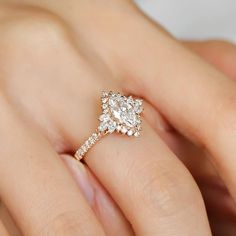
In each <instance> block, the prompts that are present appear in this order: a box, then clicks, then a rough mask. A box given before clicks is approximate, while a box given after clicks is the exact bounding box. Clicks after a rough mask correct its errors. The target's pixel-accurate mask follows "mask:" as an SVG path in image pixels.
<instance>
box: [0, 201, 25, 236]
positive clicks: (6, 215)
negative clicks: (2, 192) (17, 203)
mask: <svg viewBox="0 0 236 236" xmlns="http://www.w3.org/2000/svg"><path fill="white" fill-rule="evenodd" d="M0 219H1V221H2V222H3V224H4V226H5V228H6V230H7V232H8V233H9V235H14V236H22V233H21V232H20V230H19V228H18V227H17V226H16V224H15V221H14V219H13V218H12V216H11V214H10V212H9V211H8V209H7V208H6V206H5V204H3V203H2V204H1V206H0Z"/></svg>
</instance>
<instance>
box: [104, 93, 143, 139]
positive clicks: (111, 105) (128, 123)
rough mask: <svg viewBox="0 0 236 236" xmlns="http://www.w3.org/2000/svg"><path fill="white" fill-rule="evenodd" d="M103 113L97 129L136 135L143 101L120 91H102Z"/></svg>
mask: <svg viewBox="0 0 236 236" xmlns="http://www.w3.org/2000/svg"><path fill="white" fill-rule="evenodd" d="M102 109H103V114H102V115H101V116H100V118H99V120H100V125H99V131H101V132H106V131H107V132H109V133H113V132H114V131H116V132H121V133H123V134H127V135H128V136H136V137H137V136H138V135H137V132H138V131H139V130H140V124H141V118H140V114H141V113H142V111H143V101H142V100H141V99H136V98H134V97H132V96H129V97H126V96H123V95H121V94H120V93H114V92H103V94H102Z"/></svg>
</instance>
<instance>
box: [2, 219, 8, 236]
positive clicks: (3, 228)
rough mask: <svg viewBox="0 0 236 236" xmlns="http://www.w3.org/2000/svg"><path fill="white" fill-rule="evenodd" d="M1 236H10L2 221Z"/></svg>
mask: <svg viewBox="0 0 236 236" xmlns="http://www.w3.org/2000/svg"><path fill="white" fill-rule="evenodd" d="M0 235H1V236H10V235H9V234H8V232H7V230H6V228H5V226H4V225H3V223H2V222H1V221H0Z"/></svg>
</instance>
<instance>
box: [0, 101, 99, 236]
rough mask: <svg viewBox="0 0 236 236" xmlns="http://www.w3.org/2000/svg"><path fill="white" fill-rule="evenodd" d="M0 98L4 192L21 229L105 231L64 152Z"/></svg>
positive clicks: (39, 232)
mask: <svg viewBox="0 0 236 236" xmlns="http://www.w3.org/2000/svg"><path fill="white" fill-rule="evenodd" d="M0 102H1V109H2V110H1V111H2V115H1V122H0V123H1V138H2V139H1V147H0V154H1V155H0V156H1V158H0V173H1V178H0V193H1V198H2V200H3V201H4V203H5V204H6V206H7V208H8V209H9V211H10V213H11V215H12V216H13V218H14V219H15V221H16V223H17V225H18V226H19V227H20V229H21V231H22V233H23V234H25V235H32V236H33V235H35V236H37V235H104V233H103V229H102V227H101V225H100V224H99V222H98V221H97V219H96V217H95V215H94V213H93V212H92V210H91V209H90V207H89V205H88V203H87V202H86V200H85V198H84V197H83V196H82V194H81V193H80V191H79V190H78V188H77V186H76V183H75V182H74V180H73V179H72V177H71V175H70V174H69V172H68V171H67V169H66V168H65V166H64V165H63V162H62V161H61V160H60V158H59V156H58V155H57V154H56V153H55V152H54V151H53V150H52V149H51V146H50V145H49V144H48V143H47V142H46V141H45V140H44V138H42V137H41V136H40V135H39V134H38V133H36V132H33V131H32V130H31V129H30V128H29V127H28V126H26V124H25V123H24V122H23V121H21V120H20V119H18V118H17V114H16V113H15V112H14V111H13V110H12V109H11V108H10V107H9V106H8V104H7V103H6V102H5V100H4V99H2V98H1V100H0Z"/></svg>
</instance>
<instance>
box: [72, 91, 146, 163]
mask: <svg viewBox="0 0 236 236" xmlns="http://www.w3.org/2000/svg"><path fill="white" fill-rule="evenodd" d="M101 106H102V115H101V116H100V117H99V121H100V124H99V126H98V128H97V130H96V131H95V132H94V133H93V134H92V135H91V136H90V137H89V138H88V139H87V140H86V141H85V142H84V144H83V145H82V146H81V147H80V148H79V149H78V150H77V151H76V153H75V158H76V159H77V160H79V161H80V160H81V159H83V157H84V156H85V154H86V153H87V152H88V151H89V150H90V149H91V148H92V147H93V146H94V145H95V143H97V142H98V141H99V140H100V139H101V138H102V137H104V136H105V135H107V134H111V133H113V132H117V133H121V134H123V135H128V136H134V137H139V136H140V131H141V122H142V121H141V113H142V111H143V100H142V99H139V98H134V97H132V96H128V97H127V96H124V95H121V94H120V93H116V92H111V91H110V92H102V95H101Z"/></svg>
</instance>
